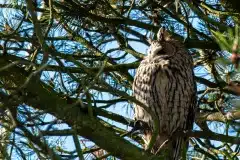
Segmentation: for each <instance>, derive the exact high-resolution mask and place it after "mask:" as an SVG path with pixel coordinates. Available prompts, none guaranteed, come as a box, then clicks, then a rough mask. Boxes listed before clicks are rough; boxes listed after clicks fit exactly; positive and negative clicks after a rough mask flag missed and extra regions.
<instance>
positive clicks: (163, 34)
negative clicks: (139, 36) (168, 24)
mask: <svg viewBox="0 0 240 160" xmlns="http://www.w3.org/2000/svg"><path fill="white" fill-rule="evenodd" d="M170 38H171V36H170V34H169V33H168V32H167V30H166V28H165V27H161V28H160V29H159V30H158V33H157V40H158V41H169V40H170Z"/></svg>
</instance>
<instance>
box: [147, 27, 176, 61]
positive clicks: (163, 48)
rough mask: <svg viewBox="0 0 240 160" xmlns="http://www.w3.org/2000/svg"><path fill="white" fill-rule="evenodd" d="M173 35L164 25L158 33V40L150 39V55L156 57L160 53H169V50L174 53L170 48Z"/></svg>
mask: <svg viewBox="0 0 240 160" xmlns="http://www.w3.org/2000/svg"><path fill="white" fill-rule="evenodd" d="M170 41H171V36H170V34H169V33H168V32H167V30H166V29H165V28H164V27H161V28H160V29H159V31H158V33H157V40H149V43H150V47H149V49H148V55H149V56H151V57H152V58H154V57H155V56H158V55H165V54H169V53H167V52H169V51H170V52H171V53H173V51H171V50H169V49H170V48H172V44H171V43H169V42H170ZM169 47H170V48H169Z"/></svg>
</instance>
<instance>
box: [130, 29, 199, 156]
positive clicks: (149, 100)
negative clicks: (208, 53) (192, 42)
mask: <svg viewBox="0 0 240 160" xmlns="http://www.w3.org/2000/svg"><path fill="white" fill-rule="evenodd" d="M150 44H151V45H150V47H149V50H148V55H147V56H146V57H145V58H144V59H143V60H142V61H141V63H140V65H139V67H138V69H137V72H136V75H135V78H134V83H133V95H134V96H135V98H136V99H137V100H138V101H140V102H141V103H143V104H144V105H145V106H147V107H148V109H150V110H151V114H155V115H151V114H150V113H148V112H147V111H146V110H145V109H144V108H143V107H142V106H140V105H137V104H136V105H134V118H135V120H137V121H142V122H144V123H145V124H147V127H142V132H143V139H144V141H145V145H144V146H145V148H146V147H147V146H148V144H149V142H150V140H151V137H152V134H153V126H154V121H153V116H156V117H157V119H158V122H159V131H158V135H157V138H156V141H155V143H154V146H153V148H152V152H153V153H154V154H163V152H164V155H165V156H164V157H166V159H167V160H178V159H180V158H181V153H182V152H183V150H184V147H185V150H186V146H187V138H186V137H183V136H181V137H180V136H177V135H176V134H175V133H177V132H182V131H186V130H191V129H192V127H193V122H194V114H195V108H196V84H195V81H194V72H193V60H192V57H191V56H190V55H189V53H188V51H187V50H186V49H185V48H184V46H183V44H182V43H181V42H179V41H177V40H174V39H173V38H171V37H170V35H169V34H168V32H167V31H166V29H164V28H161V29H160V30H159V31H158V33H157V40H152V41H151V42H150Z"/></svg>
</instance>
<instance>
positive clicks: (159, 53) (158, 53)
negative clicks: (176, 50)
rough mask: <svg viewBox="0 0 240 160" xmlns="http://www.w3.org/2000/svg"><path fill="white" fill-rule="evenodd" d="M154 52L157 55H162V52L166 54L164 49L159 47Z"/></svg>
mask: <svg viewBox="0 0 240 160" xmlns="http://www.w3.org/2000/svg"><path fill="white" fill-rule="evenodd" d="M156 54H157V55H163V54H166V52H165V51H164V49H161V50H159V51H158V52H157V53H156Z"/></svg>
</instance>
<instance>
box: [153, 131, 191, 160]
mask: <svg viewBox="0 0 240 160" xmlns="http://www.w3.org/2000/svg"><path fill="white" fill-rule="evenodd" d="M186 147H187V145H186V139H185V138H184V137H172V138H168V137H167V136H165V135H159V136H158V137H157V139H156V142H155V144H154V146H153V148H152V153H154V154H157V155H160V156H162V157H163V158H164V159H166V160H180V159H184V158H181V157H182V155H184V153H185V152H186Z"/></svg>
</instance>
